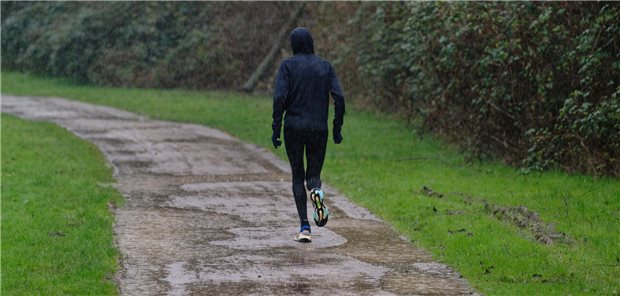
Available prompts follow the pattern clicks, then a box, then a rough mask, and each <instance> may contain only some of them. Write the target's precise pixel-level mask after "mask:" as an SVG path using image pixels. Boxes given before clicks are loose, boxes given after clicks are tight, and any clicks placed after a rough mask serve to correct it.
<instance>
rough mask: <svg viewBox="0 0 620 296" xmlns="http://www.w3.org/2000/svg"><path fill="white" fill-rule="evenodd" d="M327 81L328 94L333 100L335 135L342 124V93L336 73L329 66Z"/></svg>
mask: <svg viewBox="0 0 620 296" xmlns="http://www.w3.org/2000/svg"><path fill="white" fill-rule="evenodd" d="M329 80H330V83H331V87H330V93H331V94H332V98H334V111H335V117H334V125H333V129H334V134H335V133H339V132H340V130H341V129H342V125H343V123H344V92H343V91H342V88H341V87H340V82H339V81H338V77H337V76H336V71H334V68H333V67H332V66H331V65H330V66H329Z"/></svg>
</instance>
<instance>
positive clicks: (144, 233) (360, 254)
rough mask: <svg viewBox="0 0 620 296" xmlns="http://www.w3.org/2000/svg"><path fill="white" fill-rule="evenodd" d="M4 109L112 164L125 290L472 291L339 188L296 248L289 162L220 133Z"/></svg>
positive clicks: (78, 106)
mask: <svg viewBox="0 0 620 296" xmlns="http://www.w3.org/2000/svg"><path fill="white" fill-rule="evenodd" d="M2 112H6V113H9V114H13V115H16V116H18V117H21V118H26V119H33V120H44V121H50V122H54V123H56V124H58V125H60V126H62V127H64V128H66V129H68V130H70V131H71V132H73V133H75V134H76V135H78V136H79V137H81V138H84V139H86V140H88V141H91V142H92V143H94V144H95V145H97V146H98V147H99V149H100V150H101V151H102V152H103V153H104V154H105V155H106V157H107V159H108V161H109V162H110V163H111V164H112V166H113V167H114V172H115V178H116V180H117V184H116V187H117V188H118V189H119V191H120V192H121V193H122V194H123V195H124V196H125V198H126V199H127V203H126V204H125V205H124V206H123V207H121V208H117V209H115V210H114V212H115V216H116V223H115V234H116V242H117V245H118V247H119V249H120V252H121V256H122V258H121V262H120V263H121V267H120V268H119V273H118V275H117V278H118V281H119V283H120V289H121V294H123V295H215V294H227V295H231V294H232V295H235V294H278V295H287V294H308V295H330V294H331V295H390V294H451V295H454V294H470V293H472V292H473V290H472V289H471V288H470V287H469V286H468V284H467V283H466V282H465V281H464V280H462V279H461V278H460V277H459V275H458V274H457V273H455V272H454V271H452V270H451V269H450V268H449V267H447V266H445V265H443V264H439V263H435V262H433V261H432V259H431V257H430V256H429V254H428V253H426V252H424V251H422V250H420V249H417V248H415V247H413V246H412V245H411V244H410V243H408V242H407V241H405V240H403V239H401V238H400V237H399V236H398V235H397V234H396V233H395V232H394V231H393V230H392V229H391V227H390V226H389V225H387V224H386V223H384V222H382V221H381V220H379V219H377V218H376V217H375V216H373V215H372V214H371V213H369V212H368V211H367V210H365V209H363V208H360V207H357V206H355V205H353V204H352V203H351V202H349V201H348V200H347V199H346V198H345V197H343V196H342V195H341V194H339V193H338V192H336V191H335V190H333V189H331V188H329V187H325V188H324V191H325V193H326V198H327V200H326V201H327V202H328V204H329V205H331V208H330V209H332V217H330V220H329V223H328V225H327V227H325V228H318V227H313V233H312V235H313V239H314V240H313V242H312V243H310V244H300V243H296V242H295V241H293V237H294V235H295V233H296V231H298V225H297V223H298V219H297V214H296V211H295V204H294V201H293V198H292V194H291V188H290V184H289V180H290V175H289V171H290V168H289V166H288V164H287V163H285V162H283V161H282V160H280V159H278V158H276V157H275V156H274V155H273V154H271V153H269V152H268V151H265V150H263V149H260V148H258V147H256V146H253V145H249V144H245V143H242V142H240V141H238V140H237V139H234V138H232V137H231V136H229V135H227V134H225V133H223V132H220V131H218V130H215V129H211V128H208V127H204V126H199V125H192V124H179V123H173V122H165V121H158V120H151V119H148V118H144V117H140V116H138V115H135V114H133V113H129V112H126V111H122V110H118V109H113V108H109V107H102V106H96V105H91V104H86V103H80V102H76V101H70V100H65V99H60V98H32V97H13V96H2ZM309 208H311V206H310V207H309ZM309 213H311V212H310V210H309Z"/></svg>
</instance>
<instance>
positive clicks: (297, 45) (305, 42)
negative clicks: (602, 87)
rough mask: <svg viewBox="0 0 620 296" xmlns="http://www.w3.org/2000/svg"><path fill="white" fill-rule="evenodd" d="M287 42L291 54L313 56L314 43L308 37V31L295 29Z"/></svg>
mask: <svg viewBox="0 0 620 296" xmlns="http://www.w3.org/2000/svg"><path fill="white" fill-rule="evenodd" d="M289 41H290V42H291V48H292V49H293V54H298V53H304V54H314V41H313V40H312V35H310V30H308V29H306V28H304V27H299V28H295V30H293V31H292V32H291V35H290V36H289Z"/></svg>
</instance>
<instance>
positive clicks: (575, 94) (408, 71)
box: [1, 1, 620, 176]
mask: <svg viewBox="0 0 620 296" xmlns="http://www.w3.org/2000/svg"><path fill="white" fill-rule="evenodd" d="M1 5H2V66H3V67H5V68H9V69H16V70H21V71H27V72H35V73H41V74H47V75H53V76H64V77H70V78H73V79H75V80H78V81H83V82H90V83H96V84H101V85H114V86H139V87H166V88H167V87H186V88H236V87H238V86H240V85H241V84H242V83H243V81H245V79H247V78H248V77H249V76H250V74H251V71H253V70H254V69H256V66H257V65H258V63H260V61H261V59H262V58H263V56H264V55H265V54H266V53H267V52H268V50H269V48H270V47H271V45H272V44H273V42H274V41H276V40H274V38H275V36H276V32H277V31H279V29H280V27H281V26H282V25H283V24H285V23H286V22H287V18H288V16H289V14H290V13H291V12H292V10H293V7H294V5H296V4H293V3H286V2H260V3H259V2H249V3H240V2H88V3H87V2H6V1H4V2H2V3H1ZM619 20H620V4H618V3H601V2H587V3H581V2H554V3H541V2H501V3H498V2H478V3H469V2H468V3H464V2H451V3H442V2H386V3H378V2H371V3H354V2H341V3H308V4H307V5H306V14H305V15H304V17H303V18H302V19H301V20H300V22H299V24H300V25H304V26H308V27H310V29H311V30H312V32H313V34H314V35H315V39H316V40H315V41H316V42H315V45H316V47H317V48H316V52H317V53H318V54H319V55H321V56H323V57H326V58H328V59H329V60H331V61H332V63H333V64H334V65H335V66H336V69H337V72H338V75H339V78H340V80H341V82H342V83H343V85H344V88H345V91H346V93H347V95H348V99H349V100H350V99H352V98H353V99H354V100H355V101H357V103H358V104H357V105H358V106H362V107H368V108H373V109H379V110H382V111H385V112H390V113H395V114H399V115H402V116H404V117H405V118H407V119H409V120H415V121H416V122H418V123H420V124H422V125H423V126H424V127H425V128H426V129H427V130H431V131H434V132H436V133H438V134H440V135H442V136H444V137H445V138H447V139H449V140H451V141H453V142H455V143H458V144H459V145H460V146H461V147H463V148H465V149H467V150H468V151H471V152H472V155H475V156H477V157H480V158H486V157H497V158H500V159H502V160H504V161H505V162H507V163H510V164H513V165H518V166H522V167H523V168H524V170H525V171H527V170H532V169H534V170H542V169H547V168H560V169H563V170H565V171H569V172H585V173H591V174H607V175H614V176H618V175H620V21H619ZM281 42H284V40H281ZM288 54H290V51H289V50H288V47H287V46H285V47H283V48H282V51H281V57H283V56H286V55H288ZM276 67H277V65H273V68H272V71H273V69H275V68H276ZM272 79H273V75H270V73H267V75H265V76H264V78H263V80H262V81H261V82H260V83H259V86H260V88H262V89H269V88H270V87H271V85H272V84H273V81H272Z"/></svg>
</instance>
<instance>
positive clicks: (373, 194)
mask: <svg viewBox="0 0 620 296" xmlns="http://www.w3.org/2000/svg"><path fill="white" fill-rule="evenodd" d="M2 82H3V85H2V93H6V94H17V95H41V96H43V95H50V96H61V97H66V98H72V99H76V100H80V101H85V102H91V103H96V104H103V105H109V106H114V107H118V108H122V109H126V110H129V111H132V112H137V113H140V114H144V115H148V116H150V117H152V118H157V119H165V120H172V121H181V122H193V123H198V124H204V125H209V126H212V127H216V128H219V129H222V130H225V131H227V132H229V133H230V134H232V135H234V136H236V137H239V138H241V139H243V140H246V141H249V142H253V143H256V144H258V145H261V146H264V147H270V145H271V142H270V140H269V138H270V134H271V131H270V124H271V100H270V98H268V97H262V96H247V95H243V94H238V93H230V92H228V93H227V92H197V91H184V90H153V89H119V88H103V87H93V86H81V85H75V84H72V83H70V82H67V81H64V80H58V79H43V78H38V77H34V76H30V75H24V74H17V73H3V75H2ZM353 109H354V108H348V110H347V112H348V113H347V115H346V116H345V125H344V128H343V135H344V138H345V139H344V142H343V144H341V145H333V143H331V142H330V144H329V146H328V153H327V158H326V163H325V167H324V170H323V177H324V180H325V181H326V182H327V183H329V184H330V185H333V186H334V187H336V188H337V189H339V190H340V191H342V192H343V193H345V194H346V195H347V196H348V197H350V198H351V199H352V200H353V201H355V202H356V203H358V204H360V205H363V206H365V207H367V208H369V209H370V210H371V211H372V212H374V213H375V214H377V215H379V216H381V217H382V218H384V219H385V220H386V221H388V222H389V223H391V224H392V225H394V226H395V228H396V229H397V230H398V231H399V232H401V233H403V234H404V235H406V236H407V237H409V238H410V239H411V240H412V241H413V242H414V243H415V244H417V245H419V246H422V247H424V248H426V249H427V250H429V251H430V252H431V253H432V254H433V256H434V258H435V259H437V260H439V261H441V262H445V263H447V264H449V265H451V266H453V267H454V268H455V269H457V270H458V271H459V272H461V274H462V275H463V276H464V277H465V278H466V279H467V280H469V281H470V282H471V283H472V285H473V286H474V287H476V288H477V289H479V290H480V291H481V292H483V293H484V294H493V295H514V294H521V295H523V294H528V295H531V294H535V295H566V294H618V293H620V288H619V287H620V230H619V229H620V181H619V180H617V179H611V178H594V177H589V176H583V175H567V174H564V173H560V172H547V173H543V174H528V175H522V174H519V173H517V171H516V170H515V169H514V168H510V167H506V166H503V165H501V164H498V163H494V162H484V163H468V162H466V161H465V160H464V156H463V155H462V154H460V153H459V152H458V151H457V150H455V149H453V148H450V147H449V146H448V145H445V144H443V143H442V142H441V141H439V140H437V139H435V138H433V137H432V136H429V135H424V136H423V137H419V136H417V134H416V133H415V132H413V131H411V130H410V129H408V128H406V127H405V125H404V124H403V123H402V122H399V121H398V120H394V119H391V118H390V117H388V116H385V115H377V114H371V113H364V112H357V111H355V110H353ZM282 150H283V149H279V150H277V151H275V152H276V153H277V154H278V155H279V156H280V157H284V153H283V151H282ZM422 186H430V187H431V188H433V189H434V190H435V191H438V192H441V193H444V194H445V195H444V197H443V198H437V197H429V196H427V195H424V194H422V193H421V192H420V189H421V188H422ZM463 195H464V196H471V197H473V200H474V202H473V203H468V202H466V201H465V200H464V199H463V198H462V196H463ZM482 200H487V201H489V202H491V203H493V204H496V205H500V206H516V205H525V206H527V207H528V208H529V209H531V210H533V211H536V212H537V213H539V215H540V217H541V218H542V219H543V220H544V221H545V222H548V223H553V224H555V225H556V228H557V229H558V230H559V231H561V232H564V233H566V234H568V235H569V236H570V237H571V238H573V239H574V243H572V244H564V243H556V244H553V245H549V246H548V245H543V244H540V243H538V242H537V241H536V240H535V238H534V237H533V235H532V234H531V233H529V232H527V231H525V230H522V229H519V228H518V227H516V226H514V225H511V224H508V223H507V222H502V221H499V220H497V219H496V218H495V217H494V216H493V215H491V214H489V213H487V212H485V211H484V207H483V205H482V202H481V201H482ZM463 228H464V229H466V231H462V232H459V231H457V230H460V229H463ZM468 233H471V234H469V235H468Z"/></svg>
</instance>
